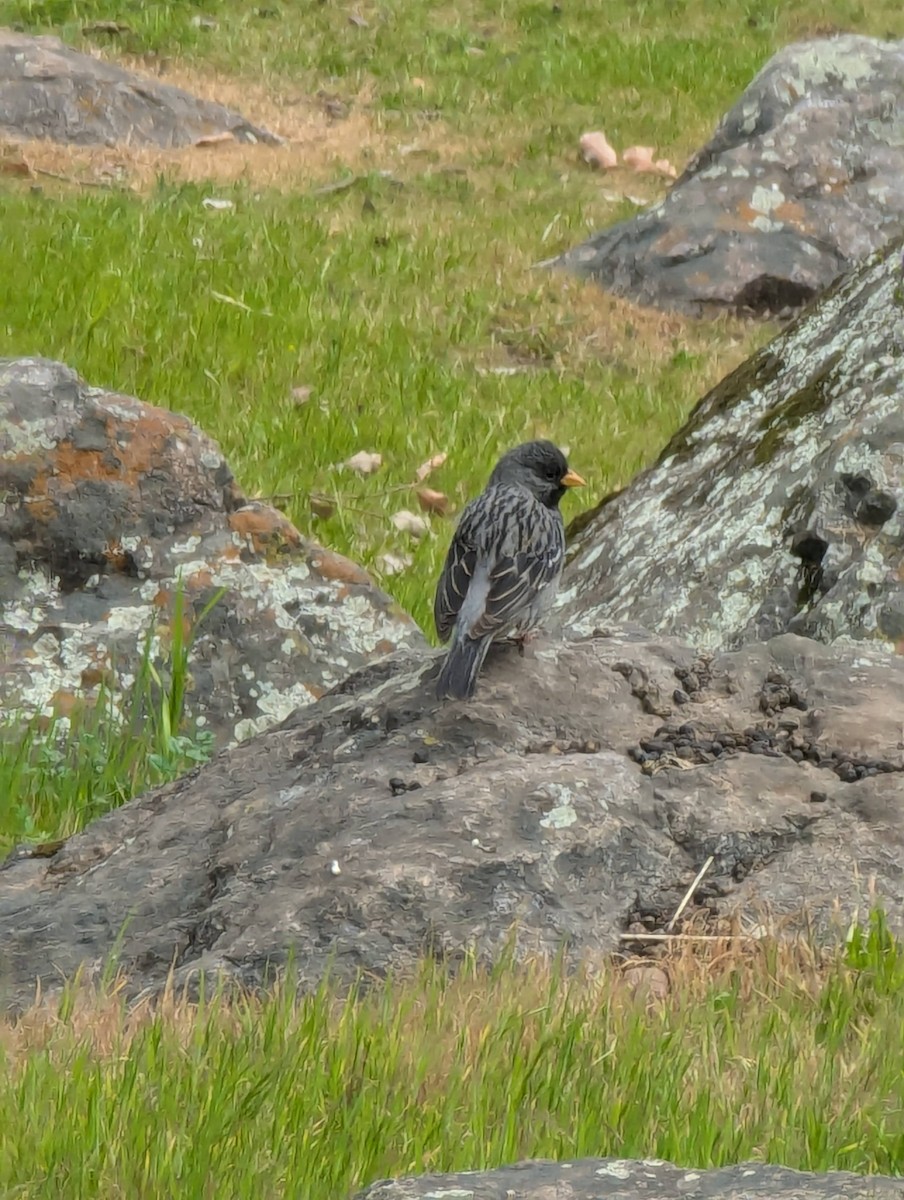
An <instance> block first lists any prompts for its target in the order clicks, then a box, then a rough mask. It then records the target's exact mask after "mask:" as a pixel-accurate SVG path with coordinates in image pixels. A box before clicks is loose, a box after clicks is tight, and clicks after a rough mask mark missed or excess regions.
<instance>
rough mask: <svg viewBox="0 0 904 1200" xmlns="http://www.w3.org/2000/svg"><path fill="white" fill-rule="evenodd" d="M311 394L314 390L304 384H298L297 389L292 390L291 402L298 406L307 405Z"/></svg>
mask: <svg viewBox="0 0 904 1200" xmlns="http://www.w3.org/2000/svg"><path fill="white" fill-rule="evenodd" d="M313 394H314V389H313V388H312V387H308V386H307V385H305V384H299V385H298V387H293V388H292V400H293V401H294V403H295V404H297V405H299V406H300V405H302V404H307V402H308V401H309V400H310V398H311V396H312V395H313Z"/></svg>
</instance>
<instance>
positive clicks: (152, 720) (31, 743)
mask: <svg viewBox="0 0 904 1200" xmlns="http://www.w3.org/2000/svg"><path fill="white" fill-rule="evenodd" d="M220 594H221V593H218V594H217V595H215V596H214V598H213V599H212V600H211V601H210V602H209V603H208V604H207V605H206V607H205V608H204V609H203V610H202V611H201V612H200V613H199V614H198V615H197V617H195V619H194V620H193V621H192V622H191V623H189V621H188V619H187V616H186V614H185V612H184V593H183V591H182V588H181V587H177V588H176V589H175V593H174V601H173V612H172V617H171V622H170V626H169V637H168V639H166V642H165V644H164V647H163V652H162V657H161V654H160V653H159V652H157V651H155V646H156V644H157V639H156V638H155V634H156V632H157V631H156V629H155V628H154V627H153V626H152V627H151V628H150V629H149V630H148V631H147V634H146V636H145V642H144V648H143V654H142V657H141V660H140V662H139V665H138V670H137V672H136V677H135V680H134V683H133V685H132V686H131V687H130V688H129V689H128V691H127V692H125V693H123V694H120V693H119V692H118V691H114V690H113V689H112V688H111V687H110V686H109V685H102V686H101V688H100V690H99V694H98V696H97V698H96V700H94V702H93V703H91V704H88V703H87V702H85V703H83V704H80V705H78V706H76V707H75V708H73V709H72V710H70V711H69V712H68V713H67V714H66V715H63V714H61V713H57V712H55V713H54V714H53V715H52V716H50V717H35V718H33V719H32V720H31V721H30V722H28V723H26V724H25V726H24V728H23V722H22V720H21V719H16V718H15V717H13V718H9V717H7V718H6V720H4V722H3V723H2V724H0V798H2V800H0V857H2V856H3V854H5V853H8V852H9V850H11V849H12V848H13V847H14V846H15V845H17V844H18V843H22V842H27V843H31V844H32V845H35V844H37V845H38V846H40V845H42V844H43V845H45V846H46V851H47V852H48V853H50V852H52V850H53V849H54V848H55V846H56V845H57V844H58V842H59V839H61V838H66V837H69V836H70V835H71V834H73V833H77V832H78V831H79V830H80V829H82V828H84V826H85V825H87V824H88V823H89V822H90V821H92V820H93V819H94V818H95V817H99V816H102V815H103V814H104V813H105V812H109V810H110V809H112V808H116V807H118V806H119V805H121V804H124V803H125V802H126V801H127V800H130V799H131V798H132V797H133V796H135V795H138V794H139V793H141V792H143V791H146V790H147V789H148V788H149V787H155V786H157V785H158V784H162V783H168V782H169V781H170V780H173V779H176V778H178V776H179V775H181V774H183V773H184V772H185V771H187V770H189V769H190V768H191V767H193V766H197V765H199V764H200V763H203V762H206V761H207V759H208V758H209V757H210V756H211V753H212V751H213V735H212V734H211V733H210V731H209V730H204V729H196V728H194V727H193V726H192V724H191V723H190V722H188V721H187V720H186V717H185V700H186V695H187V693H188V692H189V691H190V688H191V679H190V673H189V666H188V655H189V651H190V649H191V643H192V641H193V639H194V637H195V635H196V633H197V630H198V628H199V626H200V624H201V622H202V621H203V620H204V618H205V617H206V616H207V614H208V613H209V612H210V610H211V609H212V608H213V607H214V605H215V604H216V603H217V601H218V600H219V597H220ZM113 674H114V675H115V672H113Z"/></svg>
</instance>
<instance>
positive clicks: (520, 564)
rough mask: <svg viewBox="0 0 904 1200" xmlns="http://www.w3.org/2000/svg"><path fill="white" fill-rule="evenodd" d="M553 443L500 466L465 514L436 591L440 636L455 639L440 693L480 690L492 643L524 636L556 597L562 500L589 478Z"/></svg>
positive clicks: (531, 447) (513, 455)
mask: <svg viewBox="0 0 904 1200" xmlns="http://www.w3.org/2000/svg"><path fill="white" fill-rule="evenodd" d="M583 482H584V481H583V479H581V477H580V476H579V475H577V474H575V472H573V471H570V470H569V468H568V463H567V462H566V461H565V456H564V455H563V454H562V452H561V450H559V449H558V447H556V446H554V445H553V443H552V442H546V441H539V442H525V443H524V444H523V445H521V446H516V447H515V449H514V450H510V451H509V452H508V453H507V454H505V455H503V457H502V458H501V459H500V460H499V462H498V463H497V464H496V466H495V468H494V469H493V473H492V475H491V476H490V480H489V483H488V484H487V486H486V489H485V491H483V492H482V493H481V494H480V495H479V496H478V497H477V499H476V500H472V501H471V503H470V504H468V505H467V507H466V508H465V509H464V511H463V512H462V514H461V520H460V521H459V523H458V528H457V529H456V531H455V535H454V537H453V539H452V545H451V546H450V547H449V553H448V555H447V556H446V562H445V565H444V567H443V572H442V575H441V576H440V579H439V583H438V585H437V589H436V599H435V600H434V605H433V615H434V619H435V621H436V630H437V633H438V634H439V636H440V640H441V641H443V642H445V641H448V640H449V637H450V636H451V638H452V644H451V646H450V647H449V651H448V653H447V655H446V658H445V661H444V663H443V667H442V671H441V672H440V676H439V680H438V681H437V688H436V691H437V695H438V696H439V697H440V699H443V698H444V697H448V698H450V699H457V700H464V699H468V698H469V697H471V696H473V695H474V690H475V688H476V686H477V676H478V674H479V672H480V668H481V667H482V666H483V661H484V659H485V658H486V655H487V651H488V650H489V648H490V645H491V644H492V643H493V642H494V641H497V640H499V639H500V638H504V637H514V638H517V639H519V640H523V639H524V638H525V637H526V636H527V635H528V634H529V633H530V632H531V631H532V630H533V629H534V628H535V627H536V626H537V625H538V624H539V623H540V621H541V620H542V618H543V616H544V614H545V613H546V612H547V610H548V609H549V607H550V605H551V604H552V602H553V600H554V599H555V595H556V591H557V590H558V586H559V578H560V576H561V574H562V566H563V565H564V562H565V527H564V524H563V522H562V514H561V513H560V512H559V501H560V500H561V498H562V496H564V494H565V490H566V488H568V487H577V486H580V485H581V484H583Z"/></svg>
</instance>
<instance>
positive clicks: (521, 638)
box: [512, 629, 539, 658]
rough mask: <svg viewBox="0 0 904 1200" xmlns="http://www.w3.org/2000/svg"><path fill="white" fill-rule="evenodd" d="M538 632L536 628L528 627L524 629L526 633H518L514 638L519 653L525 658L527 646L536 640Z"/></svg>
mask: <svg viewBox="0 0 904 1200" xmlns="http://www.w3.org/2000/svg"><path fill="white" fill-rule="evenodd" d="M538 632H539V631H538V630H536V629H527V630H525V631H524V633H517V634H515V636H514V637H513V638H512V641H513V642H514V643H515V645H516V646H517V647H518V653H519V654H520V656H521V657H522V658H524V648H525V646H527V645H528V644H529V643H530V642H532V641H534V639H535V638H536V637H537V634H538Z"/></svg>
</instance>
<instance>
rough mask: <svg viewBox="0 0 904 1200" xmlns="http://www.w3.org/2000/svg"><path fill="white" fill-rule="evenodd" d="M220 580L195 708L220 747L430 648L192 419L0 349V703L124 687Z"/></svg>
mask: <svg viewBox="0 0 904 1200" xmlns="http://www.w3.org/2000/svg"><path fill="white" fill-rule="evenodd" d="M180 587H181V589H182V592H181V596H182V599H181V601H180V599H179V596H180ZM220 589H225V593H224V594H223V596H222V597H221V598H220V599H219V600H218V601H217V603H216V604H215V605H214V607H213V609H212V610H211V611H210V612H208V613H207V615H206V616H205V617H204V618H203V621H201V623H200V625H199V627H198V635H197V638H196V640H195V641H194V644H193V646H192V650H191V656H190V660H189V667H190V675H191V690H190V691H189V694H188V697H187V704H188V711H189V713H190V714H191V715H192V716H193V717H194V718H196V719H197V720H198V721H199V722H200V723H201V724H204V725H206V727H207V728H208V729H210V730H211V731H213V732H214V733H215V734H217V735H218V737H219V740H220V742H221V744H222V743H224V742H226V741H228V740H230V739H233V738H236V739H239V738H242V737H245V736H247V735H248V734H249V733H253V732H256V731H257V730H260V729H263V728H266V727H267V726H269V725H272V724H275V723H276V722H277V721H279V720H281V719H282V718H283V717H285V716H286V715H287V714H288V713H290V712H291V711H292V710H293V709H295V708H297V707H298V706H299V705H301V704H305V703H309V702H310V701H311V700H313V699H315V698H316V697H318V696H320V695H322V694H323V693H324V692H325V691H326V690H327V689H328V688H330V687H331V686H333V685H334V684H335V683H336V682H337V681H338V680H339V679H341V678H342V677H343V676H344V675H346V674H347V673H348V672H349V671H353V670H355V669H356V668H358V667H361V666H363V665H364V664H366V663H368V662H370V661H371V660H372V659H373V658H375V657H378V656H380V655H383V654H386V653H388V652H390V651H392V650H394V649H396V648H397V647H399V646H420V645H423V644H424V643H423V640H422V638H421V635H420V633H419V631H418V630H417V628H416V626H415V625H414V623H413V622H412V621H411V620H410V619H409V618H408V617H407V616H405V615H404V614H403V613H402V612H401V611H400V610H399V609H398V607H397V606H396V605H395V604H394V603H393V602H392V601H391V600H390V598H389V597H388V596H386V595H385V594H384V593H383V592H381V591H379V590H378V589H377V588H376V587H375V586H374V585H373V583H372V582H371V581H370V579H369V577H368V576H367V575H366V574H365V572H364V571H362V570H361V569H360V568H359V567H357V566H355V565H354V564H353V563H351V562H349V561H348V560H347V559H345V558H341V557H340V556H339V555H336V554H333V553H331V552H330V551H329V550H326V549H324V547H322V546H319V545H317V544H315V543H310V542H306V541H305V540H304V539H302V537H301V536H300V535H299V533H298V532H297V531H296V530H295V528H294V527H293V526H292V525H291V524H290V523H289V522H288V521H287V520H286V519H285V518H284V517H283V516H281V515H280V514H279V513H277V512H276V511H275V510H274V509H272V508H270V507H268V506H267V505H264V504H260V503H255V502H250V501H248V500H246V498H245V497H244V496H243V494H242V492H241V491H240V489H239V488H238V487H237V486H236V484H235V481H234V480H233V477H232V473H231V471H230V470H229V467H228V466H227V464H226V462H225V461H224V459H223V456H222V455H221V454H220V451H219V449H218V448H217V446H216V445H215V443H214V442H212V441H211V440H210V439H209V438H207V437H205V436H204V434H202V433H201V432H200V430H198V429H197V428H196V427H195V426H194V425H192V423H191V422H190V421H188V420H187V419H186V418H185V417H181V416H178V415H176V414H174V413H170V412H166V411H164V410H163V409H159V408H154V407H152V406H151V405H148V404H143V403H142V402H141V401H139V400H135V399H133V398H132V397H131V396H122V395H117V394H115V393H111V392H106V391H103V390H102V389H100V388H91V387H88V386H86V385H85V383H84V382H83V381H82V380H81V379H80V378H79V377H78V376H77V375H76V374H75V373H74V372H73V371H71V370H70V369H69V368H68V367H65V366H63V365H62V364H60V363H55V362H51V361H48V360H45V359H35V358H31V359H29V358H23V359H0V654H2V669H0V706H2V708H3V710H4V711H6V712H7V713H10V712H17V713H21V714H24V715H27V714H29V713H36V712H41V711H55V712H57V713H62V714H63V715H67V714H68V713H69V712H70V710H71V709H72V708H73V706H75V705H77V704H78V703H80V702H89V703H90V701H91V700H92V699H93V698H95V697H96V696H97V691H98V688H99V687H101V686H102V685H103V684H105V683H110V682H111V681H113V680H114V679H115V681H116V683H117V686H116V687H115V688H114V698H115V696H119V695H128V693H129V690H130V688H131V686H132V685H133V683H134V680H135V677H136V673H137V670H138V665H139V662H140V660H141V657H142V654H143V652H144V648H145V635H146V634H147V633H148V631H149V630H150V629H151V627H152V626H153V649H154V657H155V659H156V660H157V662H158V665H160V666H161V668H162V669H163V668H164V667H165V664H166V663H167V662H169V661H170V658H171V649H172V646H173V641H174V639H173V620H174V618H175V617H176V616H177V615H178V605H179V604H180V603H183V604H184V609H183V617H184V621H185V624H186V629H187V626H188V625H189V624H190V623H191V622H192V621H193V619H194V618H196V617H198V616H199V615H200V614H201V613H202V612H203V610H204V609H205V607H206V606H207V605H208V604H209V603H210V601H211V600H213V599H214V598H215V597H216V596H217V594H218V592H219V591H220ZM176 644H177V645H178V631H177V637H176Z"/></svg>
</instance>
